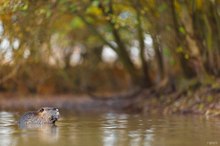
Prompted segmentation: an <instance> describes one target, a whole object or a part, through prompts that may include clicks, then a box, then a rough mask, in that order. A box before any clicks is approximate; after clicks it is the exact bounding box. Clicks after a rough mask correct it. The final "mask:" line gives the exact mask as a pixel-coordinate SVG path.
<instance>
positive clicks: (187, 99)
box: [0, 86, 220, 116]
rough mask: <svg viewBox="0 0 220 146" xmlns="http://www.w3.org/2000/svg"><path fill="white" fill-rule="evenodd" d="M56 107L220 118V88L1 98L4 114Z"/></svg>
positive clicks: (0, 102) (12, 95) (7, 96)
mask: <svg viewBox="0 0 220 146" xmlns="http://www.w3.org/2000/svg"><path fill="white" fill-rule="evenodd" d="M43 106H53V107H57V108H60V109H63V110H69V111H73V112H126V113H151V114H152V113H157V114H165V115H167V114H168V115H169V114H182V115H183V114H194V115H205V116H220V88H212V87H209V86H202V87H199V88H197V89H193V90H192V89H187V90H182V91H181V92H180V91H179V92H171V93H166V94H165V93H162V92H161V91H160V92H159V91H158V92H157V91H154V92H151V91H150V90H143V91H142V92H141V93H140V94H139V95H137V96H135V97H132V98H112V99H111V98H110V99H104V98H102V99H101V98H100V99H94V98H91V97H90V96H89V95H74V94H60V95H27V96H25V95H16V94H0V110H17V109H22V110H32V109H38V108H40V107H43Z"/></svg>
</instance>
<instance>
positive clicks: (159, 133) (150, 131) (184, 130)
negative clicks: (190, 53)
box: [0, 111, 220, 146]
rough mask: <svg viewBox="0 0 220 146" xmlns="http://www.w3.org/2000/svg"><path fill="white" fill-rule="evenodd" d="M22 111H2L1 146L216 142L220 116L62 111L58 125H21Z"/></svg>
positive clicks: (200, 145)
mask: <svg viewBox="0 0 220 146" xmlns="http://www.w3.org/2000/svg"><path fill="white" fill-rule="evenodd" d="M20 114H21V112H5V111H2V112H0V146H44V145H45V146H50V145H51V146H203V145H204V146H209V145H212V146H215V145H216V146H217V145H220V118H205V117H202V116H179V115H172V116H161V115H141V114H123V113H102V114H94V113H93V114H89V113H87V114H85V113H84V114H77V113H66V112H65V114H64V113H62V112H61V114H62V118H61V119H60V120H59V121H58V122H57V123H56V126H49V125H44V126H40V127H35V128H27V129H21V128H19V127H18V125H17V124H16V121H17V120H18V118H19V116H20Z"/></svg>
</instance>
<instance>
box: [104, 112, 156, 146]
mask: <svg viewBox="0 0 220 146" xmlns="http://www.w3.org/2000/svg"><path fill="white" fill-rule="evenodd" d="M104 119H105V120H104V123H103V124H102V126H101V128H102V130H103V145H104V146H115V145H125V144H126V145H131V146H134V145H146V146H147V145H150V143H151V141H153V138H154V137H153V131H154V128H150V127H148V126H147V125H144V124H143V120H142V119H141V118H140V117H139V116H135V115H133V116H130V115H127V114H119V115H117V114H112V113H109V114H106V115H104ZM134 123H135V124H134Z"/></svg>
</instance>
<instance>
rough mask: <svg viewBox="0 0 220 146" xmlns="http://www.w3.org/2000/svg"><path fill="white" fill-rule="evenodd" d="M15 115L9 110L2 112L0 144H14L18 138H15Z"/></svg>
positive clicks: (2, 145)
mask: <svg viewBox="0 0 220 146" xmlns="http://www.w3.org/2000/svg"><path fill="white" fill-rule="evenodd" d="M14 121H15V119H14V115H13V114H11V113H9V112H0V140H1V141H0V146H14V145H16V142H17V139H14V140H13V141H12V139H13V136H12V134H13V132H14V130H13V127H12V125H14V124H15V122H14Z"/></svg>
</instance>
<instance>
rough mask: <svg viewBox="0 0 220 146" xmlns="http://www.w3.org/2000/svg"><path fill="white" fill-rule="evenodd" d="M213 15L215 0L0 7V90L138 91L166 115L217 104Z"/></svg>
mask: <svg viewBox="0 0 220 146" xmlns="http://www.w3.org/2000/svg"><path fill="white" fill-rule="evenodd" d="M219 11H220V1H219V0H191V1H183V0H146V1H145V0H92V1H91V0H90V1H89V0H84V1H78V0H51V1H43V0H41V1H40V0H38V1H36V0H14V1H13V2H12V1H11V0H0V91H1V92H12V93H19V94H29V93H31V94H58V93H59V94H61V93H73V94H76V93H77V94H80V93H81V94H82V93H103V94H104V93H112V92H113V93H115V92H116V93H117V92H118V93H119V92H122V91H123V92H126V91H132V90H133V89H136V88H140V89H143V92H145V91H146V92H152V91H153V92H152V93H151V94H150V95H149V96H150V97H152V98H151V99H153V100H156V101H157V102H158V105H159V104H161V105H162V106H164V105H165V104H168V105H167V106H169V105H172V108H171V109H169V108H168V109H167V110H166V111H167V112H168V113H169V112H175V111H178V110H180V111H182V110H181V109H182V108H183V109H184V110H185V108H186V112H187V110H189V109H191V108H195V109H201V110H202V109H205V107H207V106H206V105H209V102H212V103H215V102H216V105H217V104H218V100H217V97H218V95H217V92H216V91H217V90H218V89H217V87H218V84H219V83H218V81H217V80H218V79H219V76H220V57H219V56H220V49H219V48H220V13H219ZM191 84H193V86H194V85H195V86H196V90H194V89H191V88H190V87H191ZM197 86H198V87H197ZM209 89H210V90H212V91H213V92H209ZM215 90H216V91H215ZM207 92H208V93H210V96H209V95H207V96H205V95H206V93H207ZM176 94H177V95H178V96H177V95H176ZM179 94H180V95H179ZM154 95H155V96H154ZM156 95H157V96H156ZM176 96H177V97H178V98H177V97H176ZM143 97H144V96H143ZM146 97H147V96H146ZM179 97H181V98H179ZM172 98H174V99H173V100H174V101H173V102H170V101H169V100H171V99H172ZM176 98H177V99H176ZM200 98H201V99H200ZM191 99H192V101H193V103H194V101H195V102H197V99H198V103H196V104H195V105H191ZM153 100H152V101H153ZM177 101H178V102H177ZM148 102H150V101H149V100H148ZM167 102H168V103H167ZM200 102H201V103H200ZM134 103H135V104H137V106H139V105H138V103H136V101H134ZM179 103H180V105H179V106H178V108H176V107H175V106H176V105H178V104H179ZM193 103H192V104H193ZM184 105H186V106H184ZM206 111H208V110H206Z"/></svg>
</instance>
